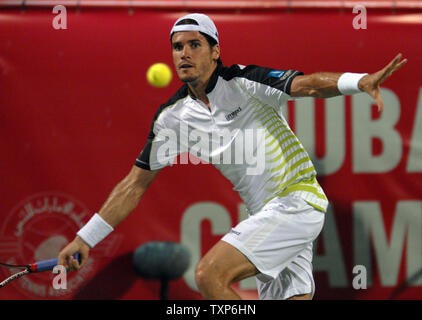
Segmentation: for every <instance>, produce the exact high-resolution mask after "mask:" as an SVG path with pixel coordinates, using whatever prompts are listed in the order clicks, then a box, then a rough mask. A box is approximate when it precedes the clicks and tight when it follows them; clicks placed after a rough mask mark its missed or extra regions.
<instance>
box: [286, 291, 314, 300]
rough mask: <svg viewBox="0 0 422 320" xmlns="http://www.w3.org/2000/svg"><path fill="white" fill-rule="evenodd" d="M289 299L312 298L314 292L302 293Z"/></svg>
mask: <svg viewBox="0 0 422 320" xmlns="http://www.w3.org/2000/svg"><path fill="white" fill-rule="evenodd" d="M287 300H312V294H310V293H307V294H301V295H297V296H293V297H290V298H288V299H287Z"/></svg>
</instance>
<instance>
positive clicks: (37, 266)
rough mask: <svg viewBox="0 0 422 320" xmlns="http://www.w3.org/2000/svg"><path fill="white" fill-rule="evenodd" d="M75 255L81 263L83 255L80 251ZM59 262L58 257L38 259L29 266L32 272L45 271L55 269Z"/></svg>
mask: <svg viewBox="0 0 422 320" xmlns="http://www.w3.org/2000/svg"><path fill="white" fill-rule="evenodd" d="M73 257H74V258H75V259H77V260H78V261H79V263H81V255H80V254H79V253H75V254H74V255H73ZM57 262H58V259H57V258H54V259H49V260H42V261H37V262H34V263H33V264H31V265H30V267H29V268H30V270H31V272H43V271H48V270H53V268H54V267H55V266H57Z"/></svg>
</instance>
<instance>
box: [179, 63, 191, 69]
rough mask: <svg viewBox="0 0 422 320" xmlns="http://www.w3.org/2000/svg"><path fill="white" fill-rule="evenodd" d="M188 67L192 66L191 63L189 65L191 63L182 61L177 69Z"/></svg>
mask: <svg viewBox="0 0 422 320" xmlns="http://www.w3.org/2000/svg"><path fill="white" fill-rule="evenodd" d="M189 68H193V65H191V64H189V63H182V64H181V65H180V66H179V69H181V70H186V69H189Z"/></svg>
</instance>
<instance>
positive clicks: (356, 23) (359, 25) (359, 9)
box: [353, 4, 368, 30]
mask: <svg viewBox="0 0 422 320" xmlns="http://www.w3.org/2000/svg"><path fill="white" fill-rule="evenodd" d="M353 13H355V14H357V16H356V17H354V18H353V28H354V29H356V30H359V29H365V30H366V29H367V28H368V23H367V13H366V7H365V6H364V5H361V4H359V5H356V6H354V7H353Z"/></svg>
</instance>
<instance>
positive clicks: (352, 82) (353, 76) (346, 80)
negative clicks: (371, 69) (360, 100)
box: [337, 72, 367, 95]
mask: <svg viewBox="0 0 422 320" xmlns="http://www.w3.org/2000/svg"><path fill="white" fill-rule="evenodd" d="M366 75H367V73H351V72H346V73H343V74H342V75H341V76H340V78H339V79H338V81H337V88H338V91H340V92H341V93H342V94H344V95H349V94H355V93H360V92H362V91H361V90H360V89H359V87H358V83H359V80H360V79H362V78H363V77H364V76H366Z"/></svg>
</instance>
